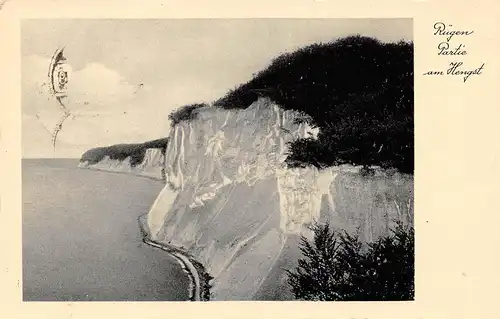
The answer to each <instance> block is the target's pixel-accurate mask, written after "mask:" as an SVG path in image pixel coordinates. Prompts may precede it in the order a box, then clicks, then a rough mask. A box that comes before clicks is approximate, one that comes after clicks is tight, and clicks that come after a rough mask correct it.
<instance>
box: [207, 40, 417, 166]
mask: <svg viewBox="0 0 500 319" xmlns="http://www.w3.org/2000/svg"><path fill="white" fill-rule="evenodd" d="M260 96H265V97H268V98H270V99H271V100H272V101H273V102H275V103H276V104H278V105H280V106H281V107H282V108H284V109H292V110H296V111H299V112H301V113H303V114H305V115H307V116H308V118H310V121H309V122H310V124H311V125H314V126H317V127H319V128H320V134H319V135H318V139H317V140H314V139H311V138H305V139H300V140H296V141H294V142H292V144H291V145H290V146H291V148H290V153H289V155H288V158H287V163H288V164H289V165H290V166H293V167H297V166H298V167H304V166H310V165H314V166H316V167H319V168H323V167H328V166H333V165H340V164H352V165H362V166H365V167H368V166H372V165H375V166H380V167H382V168H396V169H398V170H399V171H401V172H404V173H413V169H414V154H413V152H414V140H413V139H414V133H413V132H414V130H413V110H414V106H413V103H414V98H413V43H412V42H404V41H401V42H398V43H382V42H380V41H378V40H376V39H373V38H369V37H362V36H350V37H345V38H341V39H338V40H336V41H333V42H329V43H319V44H313V45H310V46H307V47H304V48H301V49H299V50H297V51H295V52H292V53H286V54H283V55H281V56H278V57H277V58H275V59H274V60H273V61H272V63H271V64H270V65H269V67H268V68H267V69H265V70H263V71H261V72H259V73H257V74H256V75H255V76H254V77H253V78H252V79H251V80H250V81H249V82H247V83H245V84H242V85H240V86H239V87H236V88H235V89H234V90H232V91H230V92H229V93H228V94H227V95H226V96H224V97H222V98H221V99H219V100H217V101H215V102H214V105H215V106H218V107H222V108H228V109H232V108H247V107H248V106H250V105H251V104H252V103H253V102H255V101H256V100H257V99H258V97H260Z"/></svg>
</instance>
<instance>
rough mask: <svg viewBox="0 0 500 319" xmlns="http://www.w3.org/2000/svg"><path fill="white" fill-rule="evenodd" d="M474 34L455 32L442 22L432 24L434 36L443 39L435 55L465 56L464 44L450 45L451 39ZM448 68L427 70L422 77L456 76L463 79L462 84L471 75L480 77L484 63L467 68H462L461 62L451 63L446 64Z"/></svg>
mask: <svg viewBox="0 0 500 319" xmlns="http://www.w3.org/2000/svg"><path fill="white" fill-rule="evenodd" d="M473 34H474V31H473V30H456V29H454V28H453V25H451V24H448V25H446V24H445V23H444V22H436V23H434V36H438V37H444V38H442V41H441V42H440V43H439V44H438V45H437V55H439V56H465V55H467V54H468V52H467V49H466V46H465V44H464V43H459V44H458V45H453V44H452V41H451V40H452V39H454V38H455V39H456V38H458V37H464V38H465V37H468V36H471V35H473ZM448 63H449V64H448V68H447V69H446V70H429V71H427V72H425V73H424V75H438V76H439V75H457V76H461V77H463V80H464V83H465V82H466V81H467V80H468V79H469V78H470V77H471V76H472V75H481V74H482V72H483V70H484V65H485V64H484V63H482V64H481V65H480V66H479V67H477V66H476V67H475V68H474V67H472V68H471V67H467V66H464V62H463V61H452V62H448Z"/></svg>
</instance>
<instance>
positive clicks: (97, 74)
mask: <svg viewBox="0 0 500 319" xmlns="http://www.w3.org/2000/svg"><path fill="white" fill-rule="evenodd" d="M49 62H50V61H49V59H47V58H44V57H40V56H28V57H24V58H23V60H22V68H23V71H22V110H23V118H22V121H23V155H24V156H29V157H38V156H40V157H46V156H52V145H51V138H52V137H51V132H52V131H53V129H54V127H55V126H56V125H57V123H58V122H59V119H60V118H61V116H62V114H63V113H62V111H61V108H60V106H59V105H58V103H57V101H56V100H55V99H54V98H53V97H52V96H51V95H50V94H49V91H48V87H47V85H46V84H45V83H46V82H47V80H48V78H47V69H48V65H49ZM70 70H71V68H70ZM152 95H156V97H153V96H152ZM161 98H162V94H161V90H158V89H155V88H153V87H152V86H149V85H140V86H139V85H135V84H131V83H129V82H127V80H126V79H125V78H124V77H123V76H121V75H120V73H119V72H117V71H115V70H111V69H109V68H107V67H106V66H105V65H103V64H100V63H96V62H92V63H88V64H87V65H86V66H85V67H83V68H82V69H80V70H73V71H72V72H71V73H70V76H69V84H68V97H67V98H66V99H65V104H66V105H67V107H68V109H69V110H70V112H71V113H72V115H71V116H70V117H69V118H68V119H67V120H66V121H65V122H64V126H63V129H62V130H61V132H60V133H59V135H58V143H57V146H58V154H60V155H58V156H61V157H66V156H75V154H81V153H82V152H84V151H85V150H86V149H88V148H90V147H97V146H100V145H109V144H114V143H122V142H141V141H145V140H149V139H154V138H158V137H160V136H162V135H165V134H166V124H167V123H166V122H167V119H166V116H162V115H163V114H162V112H161V109H160V110H159V109H158V108H161V103H159V99H161ZM153 110H156V112H153ZM159 115H160V117H159Z"/></svg>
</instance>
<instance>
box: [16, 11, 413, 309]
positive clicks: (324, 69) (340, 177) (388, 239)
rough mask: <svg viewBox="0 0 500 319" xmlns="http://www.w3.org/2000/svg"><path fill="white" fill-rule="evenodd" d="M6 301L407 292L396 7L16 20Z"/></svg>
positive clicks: (406, 189)
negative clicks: (18, 141) (333, 14)
mask: <svg viewBox="0 0 500 319" xmlns="http://www.w3.org/2000/svg"><path fill="white" fill-rule="evenodd" d="M21 68H22V70H21V95H22V96H21V104H22V157H23V158H22V291H23V300H24V301H207V302H208V301H246V300H251V301H293V300H294V301H409V300H414V296H415V285H414V281H415V280H414V277H415V266H414V265H415V256H414V237H415V234H414V178H413V176H414V159H415V154H414V72H413V70H414V48H413V20H412V19H407V18H393V19H379V18H373V19H368V18H363V19H360V18H356V19H354V18H353V19H347V18H344V19H288V18H287V19H284V18H283V19H278V18H258V19H257V18H256V19H25V20H22V22H21Z"/></svg>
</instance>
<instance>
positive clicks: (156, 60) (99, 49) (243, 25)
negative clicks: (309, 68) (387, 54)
mask: <svg viewBox="0 0 500 319" xmlns="http://www.w3.org/2000/svg"><path fill="white" fill-rule="evenodd" d="M412 25H413V24H412V20H411V19H164V20H150V19H139V20H119V19H101V20H92V19H79V20H78V19H53V20H24V21H23V22H22V25H21V36H22V40H21V41H22V42H21V54H22V59H21V63H22V83H21V89H22V130H23V131H22V133H23V157H25V158H41V157H53V156H56V157H70V158H78V157H80V155H81V154H82V153H83V152H85V151H86V150H88V149H89V148H93V147H98V146H106V145H112V144H117V143H137V142H144V141H148V140H152V139H157V138H161V137H166V136H168V134H169V126H170V123H169V120H168V114H169V113H170V112H172V111H173V110H175V109H176V108H178V107H180V106H183V105H186V104H190V103H196V102H208V103H210V102H213V101H214V100H216V99H218V98H219V97H221V96H223V95H224V94H225V93H226V92H227V91H228V90H230V89H232V88H234V87H236V86H238V85H239V84H242V83H244V82H246V81H248V80H249V79H251V77H252V74H254V73H256V72H258V71H260V70H262V69H264V68H265V67H266V66H267V65H269V63H270V62H271V60H272V59H273V58H274V57H276V56H277V55H279V54H281V53H284V52H290V51H293V50H295V49H297V48H299V47H302V46H306V45H309V44H312V43H317V42H327V41H331V40H334V39H336V38H339V37H343V36H347V35H354V34H361V35H365V36H372V37H375V38H378V39H380V40H382V41H384V42H393V41H399V40H401V39H404V40H413V27H412ZM62 46H64V47H65V50H64V55H65V57H66V58H67V63H68V64H69V66H70V70H71V72H70V77H69V83H68V97H67V99H66V105H67V107H68V108H69V110H70V111H71V113H72V116H70V117H69V118H68V119H67V120H66V122H65V123H64V126H63V128H62V130H61V132H60V133H59V136H58V142H57V152H56V154H54V152H53V148H52V144H51V135H52V133H51V132H52V130H53V128H54V126H55V125H56V123H57V122H58V119H59V118H60V116H61V115H62V113H61V112H60V109H59V107H58V105H57V102H56V101H55V100H54V99H53V98H51V96H50V94H49V93H48V91H47V90H46V88H45V86H42V85H43V83H44V82H46V78H47V70H48V67H49V63H50V58H51V56H52V55H53V53H54V52H55V50H56V49H57V48H59V47H62Z"/></svg>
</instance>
